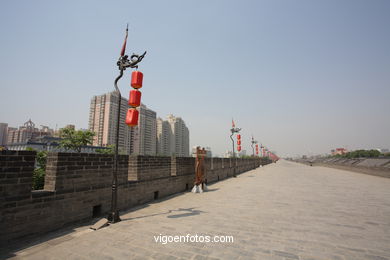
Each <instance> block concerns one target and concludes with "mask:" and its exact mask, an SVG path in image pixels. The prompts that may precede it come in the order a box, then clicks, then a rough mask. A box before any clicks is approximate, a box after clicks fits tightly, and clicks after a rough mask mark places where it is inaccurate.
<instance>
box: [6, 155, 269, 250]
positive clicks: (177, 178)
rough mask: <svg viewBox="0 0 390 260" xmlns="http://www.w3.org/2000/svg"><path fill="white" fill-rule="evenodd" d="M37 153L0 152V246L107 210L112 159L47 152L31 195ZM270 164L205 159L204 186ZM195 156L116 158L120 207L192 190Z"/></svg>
mask: <svg viewBox="0 0 390 260" xmlns="http://www.w3.org/2000/svg"><path fill="white" fill-rule="evenodd" d="M35 156H36V154H35V152H30V151H2V152H0V208H1V214H0V243H6V242H10V241H12V240H14V239H17V238H22V237H25V236H29V235H37V234H42V233H45V232H48V231H51V230H55V229H58V228H60V227H62V226H64V225H65V224H70V223H74V222H78V221H82V220H86V219H91V218H92V217H95V216H99V215H103V216H106V215H105V214H106V213H108V212H109V210H110V206H111V191H112V190H111V184H112V183H111V182H112V171H113V157H112V155H102V154H85V153H80V154H78V153H49V154H48V157H47V164H46V176H45V185H44V189H43V190H37V191H32V190H31V187H32V181H33V179H32V178H33V170H34V166H35ZM268 163H270V161H268V160H267V159H260V158H253V159H239V158H206V159H205V164H206V179H207V181H208V182H215V181H219V180H223V179H226V178H228V177H232V176H233V174H234V171H235V172H236V174H240V173H243V172H245V171H249V170H251V169H255V168H257V167H259V166H260V165H265V164H268ZM194 169H195V158H182V157H156V156H126V155H121V156H120V157H119V168H118V185H119V187H118V208H119V209H120V210H123V209H127V208H130V207H133V206H136V205H140V204H144V203H147V202H150V201H153V200H154V199H156V198H161V197H165V196H168V195H171V194H175V193H178V192H184V191H187V190H190V189H191V188H192V187H193V183H194V175H195V170H194Z"/></svg>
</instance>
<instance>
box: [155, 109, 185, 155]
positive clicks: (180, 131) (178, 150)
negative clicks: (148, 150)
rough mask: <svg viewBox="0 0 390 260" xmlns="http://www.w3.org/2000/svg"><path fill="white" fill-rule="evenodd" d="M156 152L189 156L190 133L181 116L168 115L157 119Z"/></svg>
mask: <svg viewBox="0 0 390 260" xmlns="http://www.w3.org/2000/svg"><path fill="white" fill-rule="evenodd" d="M157 153H158V154H160V155H165V156H170V155H176V156H178V157H189V156H190V133H189V130H188V127H187V126H186V124H185V122H184V120H183V119H182V118H181V117H175V116H173V115H168V117H167V120H166V121H164V120H162V119H161V118H159V119H158V120H157Z"/></svg>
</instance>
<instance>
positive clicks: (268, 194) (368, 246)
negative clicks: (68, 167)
mask: <svg viewBox="0 0 390 260" xmlns="http://www.w3.org/2000/svg"><path fill="white" fill-rule="evenodd" d="M209 188H210V191H209V192H207V193H203V194H193V193H185V194H179V195H177V196H174V197H171V198H168V199H165V200H161V201H157V202H156V203H152V204H148V205H145V206H144V207H140V208H138V209H135V210H132V211H129V212H127V213H126V212H124V213H122V216H121V217H122V220H123V221H122V222H120V223H117V224H115V225H111V226H108V227H105V228H103V229H100V230H98V231H92V230H90V229H88V226H83V227H79V228H77V229H76V230H75V231H74V232H72V233H69V234H65V235H63V236H59V237H57V238H55V239H52V240H47V241H45V242H42V243H40V244H37V245H35V246H32V247H27V248H24V249H22V250H13V251H11V252H7V253H8V257H12V256H16V258H22V259H45V260H47V259H378V260H383V259H390V179H387V178H381V177H375V176H370V175H365V174H359V173H353V172H348V171H343V170H337V169H332V168H326V167H310V166H306V165H302V164H298V163H293V162H287V161H279V162H278V163H277V164H271V165H268V166H265V167H262V168H258V169H256V170H252V171H249V172H246V173H244V174H241V175H239V176H238V177H237V178H231V179H227V180H225V181H221V182H218V183H215V184H214V185H211V186H210V187H209ZM187 234H189V235H190V236H195V235H198V236H199V235H209V236H211V237H214V236H216V235H218V236H219V235H225V236H233V239H234V242H233V243H200V242H199V243H196V242H189V243H186V242H181V243H173V242H172V243H167V244H165V245H164V244H162V243H156V242H155V238H154V237H155V236H159V235H161V236H175V235H177V236H180V235H182V236H186V235H187ZM3 253H4V251H3Z"/></svg>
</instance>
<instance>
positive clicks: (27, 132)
mask: <svg viewBox="0 0 390 260" xmlns="http://www.w3.org/2000/svg"><path fill="white" fill-rule="evenodd" d="M53 133H54V131H53V130H52V129H50V128H49V127H47V126H41V129H38V128H36V127H35V124H34V123H33V122H32V121H31V119H30V120H28V121H27V122H26V123H24V125H23V126H20V127H19V129H16V128H11V127H9V128H8V134H7V135H8V137H7V145H11V144H15V143H26V142H27V141H34V140H35V139H37V138H40V137H43V136H53Z"/></svg>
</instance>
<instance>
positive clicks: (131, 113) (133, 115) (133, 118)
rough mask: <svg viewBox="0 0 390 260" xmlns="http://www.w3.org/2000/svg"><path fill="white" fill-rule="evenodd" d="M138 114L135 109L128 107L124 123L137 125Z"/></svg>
mask: <svg viewBox="0 0 390 260" xmlns="http://www.w3.org/2000/svg"><path fill="white" fill-rule="evenodd" d="M138 116H139V112H138V110H137V109H135V108H130V109H129V110H127V115H126V125H128V126H136V125H138Z"/></svg>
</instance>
